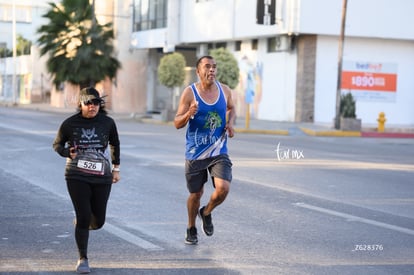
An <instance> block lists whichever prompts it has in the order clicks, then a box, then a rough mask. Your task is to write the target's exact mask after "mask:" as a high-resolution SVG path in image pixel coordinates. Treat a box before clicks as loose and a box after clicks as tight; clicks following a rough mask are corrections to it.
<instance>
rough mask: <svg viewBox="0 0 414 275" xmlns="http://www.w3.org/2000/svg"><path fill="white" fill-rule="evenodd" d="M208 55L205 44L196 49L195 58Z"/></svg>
mask: <svg viewBox="0 0 414 275" xmlns="http://www.w3.org/2000/svg"><path fill="white" fill-rule="evenodd" d="M207 54H208V46H207V44H200V45H198V47H197V58H200V57H202V56H204V55H207Z"/></svg>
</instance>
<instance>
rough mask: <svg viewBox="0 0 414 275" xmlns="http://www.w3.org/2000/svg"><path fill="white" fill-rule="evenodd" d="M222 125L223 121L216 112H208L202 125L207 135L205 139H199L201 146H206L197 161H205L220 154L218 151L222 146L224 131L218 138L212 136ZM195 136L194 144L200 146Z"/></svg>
mask: <svg viewBox="0 0 414 275" xmlns="http://www.w3.org/2000/svg"><path fill="white" fill-rule="evenodd" d="M222 124H223V120H222V119H221V117H220V115H219V114H218V113H217V112H216V111H210V112H208V115H207V119H206V123H205V124H204V128H205V129H208V130H209V135H208V136H206V137H201V141H202V142H201V144H203V145H207V146H206V147H205V148H204V149H203V150H202V151H201V152H200V154H199V156H198V157H197V159H205V158H208V157H213V156H217V155H219V154H220V150H221V148H222V147H223V145H224V142H225V137H226V131H223V133H222V134H221V135H220V136H216V135H214V134H215V132H216V130H217V128H220V127H221V126H222ZM197 132H198V131H196V135H195V139H196V140H195V144H200V143H198V141H197V138H198V135H197Z"/></svg>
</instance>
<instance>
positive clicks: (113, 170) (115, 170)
mask: <svg viewBox="0 0 414 275" xmlns="http://www.w3.org/2000/svg"><path fill="white" fill-rule="evenodd" d="M119 171H120V170H119V167H114V168H112V172H119Z"/></svg>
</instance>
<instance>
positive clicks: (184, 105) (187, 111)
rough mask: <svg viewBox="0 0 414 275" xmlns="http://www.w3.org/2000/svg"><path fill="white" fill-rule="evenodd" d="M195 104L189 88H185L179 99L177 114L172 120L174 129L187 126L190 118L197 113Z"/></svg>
mask: <svg viewBox="0 0 414 275" xmlns="http://www.w3.org/2000/svg"><path fill="white" fill-rule="evenodd" d="M197 109H198V106H197V103H196V101H195V99H194V95H193V92H192V90H191V88H190V87H187V88H185V90H184V91H183V94H182V95H181V98H180V103H179V105H178V109H177V113H176V115H175V118H174V125H175V128H177V129H180V128H183V127H184V126H186V125H187V123H188V121H189V120H190V118H191V117H192V116H194V115H195V114H196V113H197Z"/></svg>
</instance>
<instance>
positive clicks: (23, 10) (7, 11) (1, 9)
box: [0, 4, 32, 23]
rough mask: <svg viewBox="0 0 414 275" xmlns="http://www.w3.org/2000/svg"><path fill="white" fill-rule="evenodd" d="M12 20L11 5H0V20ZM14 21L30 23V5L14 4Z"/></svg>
mask: <svg viewBox="0 0 414 275" xmlns="http://www.w3.org/2000/svg"><path fill="white" fill-rule="evenodd" d="M1 21H5V22H12V21H13V6H12V5H4V4H2V5H0V22H1ZM16 22H18V23H31V22H32V8H31V7H30V6H18V5H16Z"/></svg>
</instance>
